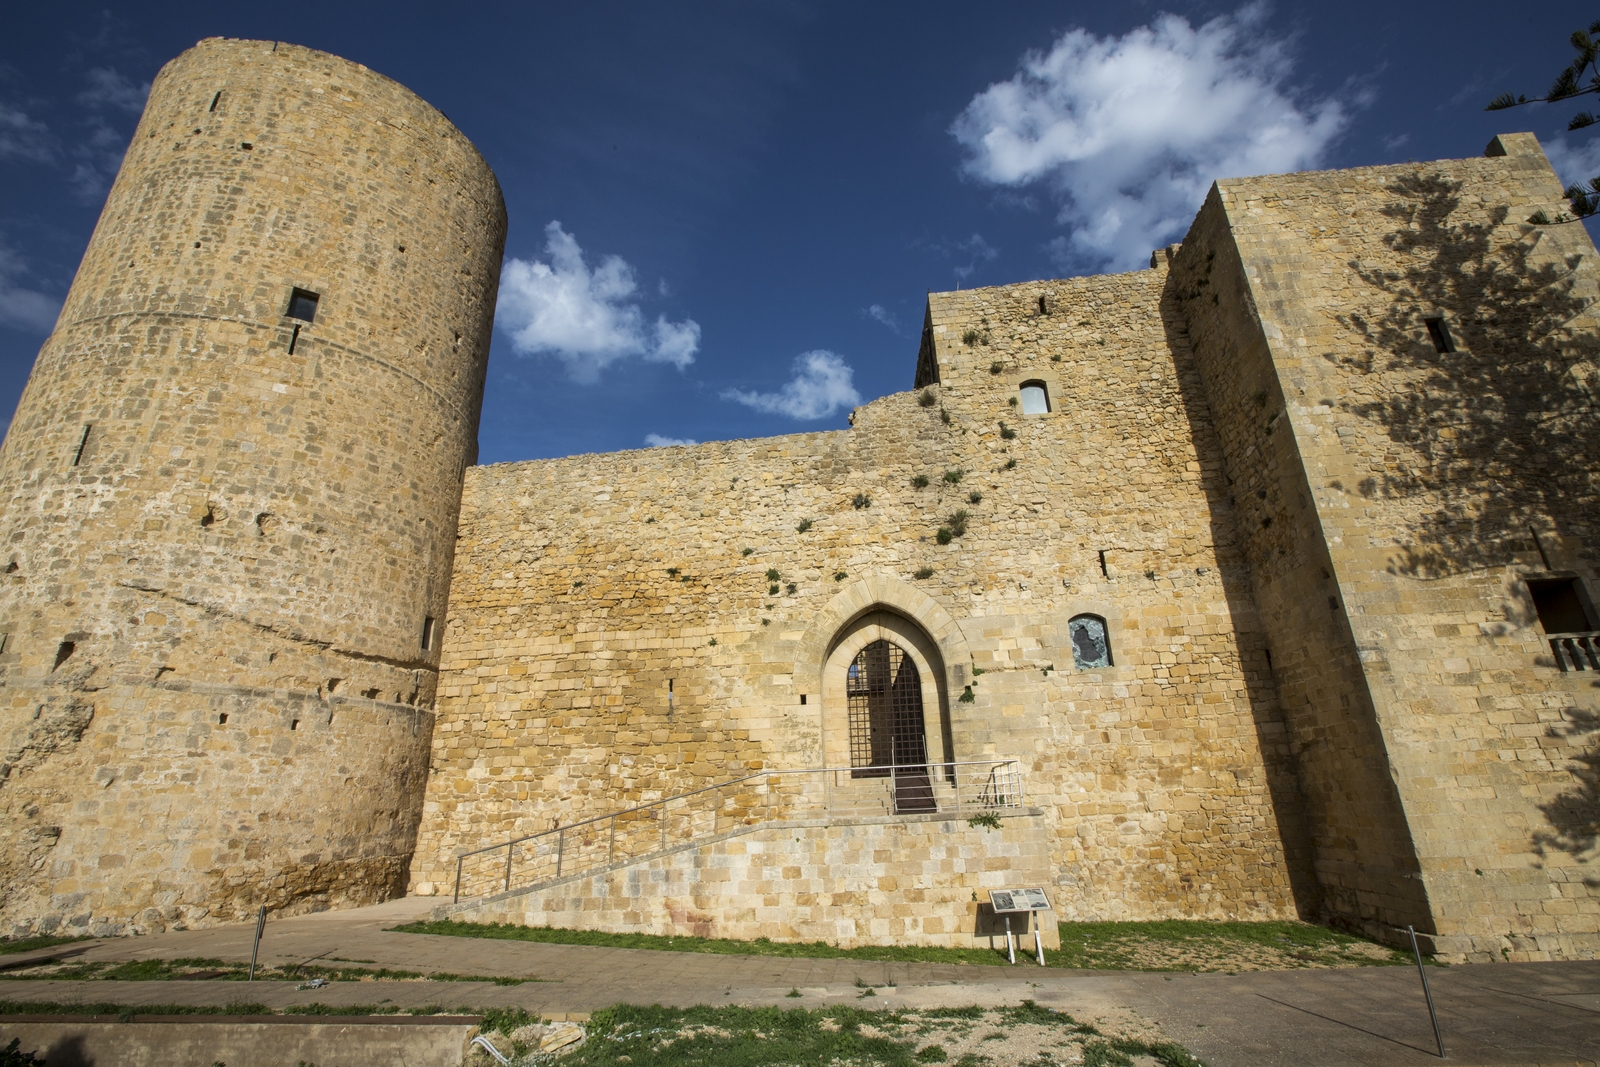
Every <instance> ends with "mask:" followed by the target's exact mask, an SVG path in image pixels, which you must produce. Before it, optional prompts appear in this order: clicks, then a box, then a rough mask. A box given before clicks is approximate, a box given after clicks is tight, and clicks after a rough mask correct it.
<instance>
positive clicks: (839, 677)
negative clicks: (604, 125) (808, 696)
mask: <svg viewBox="0 0 1600 1067" xmlns="http://www.w3.org/2000/svg"><path fill="white" fill-rule="evenodd" d="M880 640H883V641H889V642H891V643H893V644H895V645H896V646H898V647H899V648H900V649H901V650H902V651H903V652H904V653H905V654H906V655H907V656H908V657H910V659H911V660H912V662H914V663H915V664H916V669H917V673H918V675H919V676H920V680H921V687H922V706H923V712H924V715H925V716H926V719H925V722H926V735H927V740H928V758H929V761H930V763H935V764H944V763H950V762H953V761H954V760H956V759H958V758H959V756H958V753H957V752H956V746H955V735H956V732H957V731H956V729H955V724H954V723H953V722H952V698H951V694H952V692H955V693H959V692H960V691H961V687H962V684H963V681H964V678H965V672H966V665H967V664H968V663H969V662H970V660H971V652H970V650H969V649H968V647H967V641H966V637H965V635H964V634H963V633H962V632H961V627H960V626H959V625H958V624H957V622H956V620H955V618H954V617H953V616H952V615H951V614H950V613H949V612H948V611H946V610H945V609H944V607H943V606H942V605H941V604H940V603H939V602H938V601H936V600H934V599H933V598H932V597H931V596H929V595H928V594H926V593H924V592H923V591H922V590H920V589H918V588H917V587H916V586H913V585H911V584H910V583H908V582H903V581H900V580H898V579H894V578H882V577H879V578H867V579H863V580H861V581H858V582H855V583H853V584H851V585H850V586H848V587H846V588H845V589H842V590H840V591H839V592H838V593H837V594H836V595H835V596H834V597H833V599H832V600H830V601H829V602H828V603H827V605H826V606H824V607H823V609H822V610H821V611H820V612H818V613H817V615H816V617H815V618H814V620H813V621H812V625H811V627H810V628H809V629H808V630H807V631H806V634H805V637H804V638H803V639H802V640H801V643H800V648H799V650H798V652H799V654H798V655H797V656H796V673H797V674H800V673H801V672H802V671H805V670H808V669H809V670H810V671H813V672H815V673H814V675H813V677H814V681H813V682H812V685H813V687H814V688H813V691H814V692H816V693H818V694H820V697H821V699H820V701H819V703H820V704H821V708H820V709H819V719H820V726H821V731H822V756H823V765H824V766H830V767H845V766H849V764H850V750H849V726H848V712H847V703H848V699H847V696H846V692H845V679H846V672H847V671H848V669H849V665H850V663H851V661H852V660H854V659H855V657H856V655H857V654H858V653H859V652H860V651H861V650H862V649H863V648H865V647H866V646H867V645H869V644H871V643H873V642H874V641H880Z"/></svg>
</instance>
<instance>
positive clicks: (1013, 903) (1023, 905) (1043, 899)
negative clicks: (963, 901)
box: [989, 889, 1050, 913]
mask: <svg viewBox="0 0 1600 1067" xmlns="http://www.w3.org/2000/svg"><path fill="white" fill-rule="evenodd" d="M989 905H990V907H992V908H994V910H995V912H996V913H1001V912H1008V911H1011V912H1016V911H1049V910H1050V898H1049V897H1047V896H1045V895H1044V890H1043V889H991V890H989Z"/></svg>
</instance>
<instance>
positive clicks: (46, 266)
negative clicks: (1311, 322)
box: [0, 0, 1600, 462]
mask: <svg viewBox="0 0 1600 1067" xmlns="http://www.w3.org/2000/svg"><path fill="white" fill-rule="evenodd" d="M1597 15H1600V11H1597V10H1596V9H1594V8H1593V7H1592V5H1587V4H1578V3H1562V2H1544V3H1538V4H1519V5H1504V4H1495V5H1493V6H1491V5H1489V4H1485V3H1475V2H1467V3H1455V4H1449V5H1445V4H1397V3H1393V2H1389V3H1364V2H1346V3H1340V4H1318V5H1290V4H1284V3H1280V4H1278V5H1276V6H1272V7H1267V6H1260V5H1255V6H1241V5H1238V4H1211V3H1169V4H1160V5H1157V4H1147V3H1124V4H1115V3H1112V4H1107V3H1096V4H1083V3H1028V2H1018V3H1004V2H998V0H991V2H988V3H983V4H978V3H970V2H969V3H965V4H942V3H935V2H922V3H916V4H912V3H904V4H887V3H881V4H873V3H860V2H857V3H844V2H840V3H827V2H819V3H801V2H795V3H757V2H739V3H674V4H667V3H660V4H648V3H635V4H613V3H601V2H587V3H584V4H570V3H563V4H554V3H522V4H502V5H496V4H474V5H462V4H454V5H443V4H383V5H377V4H373V5H356V4H339V3H324V4H320V5H294V6H292V7H285V6H282V5H223V4H216V3H206V4H198V3H197V4H183V3H165V4H163V3H144V4H140V5H137V6H135V5H126V6H118V5H111V6H109V7H106V6H82V5H75V4H72V3H70V2H68V3H53V4H30V5H25V6H23V7H22V8H20V9H19V10H16V11H13V12H11V13H10V14H9V15H8V16H7V31H8V32H7V33H6V34H5V35H4V38H3V40H0V191H3V193H4V195H3V197H0V413H6V414H7V415H8V414H9V412H10V411H11V410H12V409H13V408H14V406H15V404H16V399H17V396H18V395H19V394H20V392H21V389H22V386H23V383H24V382H25V381H26V379H27V375H28V371H29V369H30V367H31V366H32V363H33V358H34V355H35V353H36V352H37V351H38V348H39V345H40V344H41V343H42V342H43V340H44V338H45V336H46V335H47V333H48V331H49V329H50V323H51V322H52V321H53V317H54V309H55V308H57V307H59V304H60V300H61V298H62V296H63V295H64V294H65V292H66V289H67V286H68V285H69V284H70V282H71V280H72V274H73V271H74V270H75V269H76V266H77V262H78V259H79V257H80V256H81V255H82V252H83V248H84V245H85V244H86V242H87V241H88V238H89V233H90V231H91V230H92V228H93V226H94V222H95V219H96V217H97V215H98V212H99V209H100V205H101V203H102V202H103V200H104V195H105V189H106V187H107V185H108V183H109V180H110V177H111V176H112V175H113V174H114V173H115V170H116V166H117V162H118V160H119V159H120V156H121V153H122V150H123V148H124V146H125V145H126V143H127V140H128V137H129V136H130V134H131V133H132V130H133V127H134V124H135V122H136V121H137V118H138V112H139V107H140V104H141V102H142V99H143V92H144V89H145V87H146V86H147V85H148V82H149V80H150V79H151V77H153V76H154V74H155V73H156V71H157V70H158V69H159V68H160V66H161V64H162V63H164V62H165V61H166V60H168V59H170V58H172V57H173V56H175V55H177V54H178V53H179V52H181V51H183V50H184V49H185V48H187V47H189V46H190V45H192V44H193V43H194V42H195V41H196V40H198V39H200V38H202V37H208V36H229V37H255V38H263V39H281V40H288V41H293V42H295V43H298V44H304V45H309V46H311V47H315V48H321V49H324V50H327V51H330V52H334V53H336V54H338V55H341V56H345V57H346V58H349V59H352V60H355V61H358V62H361V63H365V64H366V65H368V66H369V67H371V68H373V69H374V70H377V71H380V72H382V73H384V74H387V75H389V76H390V77H392V78H395V79H396V80H398V81H399V82H401V83H402V84H404V85H406V86H408V87H409V88H411V89H412V90H413V91H415V92H416V93H418V94H419V95H421V96H422V97H423V98H424V99H426V100H428V101H430V102H432V103H433V104H435V105H436V106H438V107H439V108H440V109H441V110H443V111H444V112H445V113H446V114H448V115H449V116H450V118H451V119H452V120H453V121H454V122H455V123H456V124H457V125H458V126H459V127H460V128H461V129H462V130H463V131H464V132H465V133H466V134H467V136H468V137H470V138H472V140H473V141H474V142H475V143H476V144H477V146H478V148H479V149H480V150H481V151H482V152H483V154H484V156H485V157H486V158H487V159H488V160H489V163H490V165H491V166H493V167H494V169H495V172H496V174H497V175H498V176H499V178H500V183H501V186H502V187H503V188H504V190H505V196H506V206H507V209H508V210H509V212H510V218H511V230H510V238H509V240H508V242H507V247H506V257H507V270H506V275H505V280H504V281H503V284H502V295H501V314H500V321H499V324H498V326H497V328H496V331H495V338H494V345H493V348H492V351H491V355H490V366H489V386H488V395H487V398H486V401H485V404H484V411H483V424H482V429H481V432H480V445H481V456H480V460H481V461H482V462H499V461H504V460H514V459H530V458H538V457H546V456H559V455H567V454H571V453H576V452H590V451H609V450H614V449H623V448H638V447H642V446H644V445H645V444H646V443H647V437H649V438H650V439H651V440H662V439H675V440H682V439H689V440H699V441H704V440H716V439H725V438H734V437H753V436H766V435H771V434H779V433H792V432H795V431H799V430H810V429H829V428H835V427H839V426H843V425H844V424H845V416H846V415H847V414H848V413H849V408H850V407H851V405H852V404H853V403H856V402H860V401H866V400H870V399H873V398H875V397H878V396H882V395H884V394H886V393H890V392H895V391H898V390H902V389H907V388H909V387H910V384H911V379H912V375H913V372H914V369H915V357H916V348H917V335H918V332H919V330H920V326H921V320H922V310H923V302H924V297H925V294H926V293H927V292H928V291H929V290H945V289H953V288H957V287H958V286H959V287H971V286H975V285H994V284H1002V283H1006V282H1013V281H1023V280H1029V279H1034V278H1042V277H1061V276H1066V275H1073V274H1085V273H1098V272H1101V271H1104V270H1110V269H1124V270H1125V269H1131V268H1133V267H1137V266H1141V265H1143V261H1147V259H1148V254H1149V250H1150V249H1151V248H1153V247H1156V246H1157V245H1159V244H1165V243H1168V242H1170V241H1173V240H1177V239H1178V238H1180V237H1181V236H1182V233H1183V230H1184V229H1185V228H1186V226H1187V223H1188V220H1189V218H1190V217H1191V216H1192V214H1193V211H1194V210H1195V208H1196V207H1198V204H1199V201H1200V199H1201V197H1202V196H1203V195H1204V191H1205V188H1206V187H1207V186H1208V185H1209V183H1210V182H1211V180H1212V179H1214V178H1216V177H1228V176H1234V175H1236V174H1244V173H1255V172H1262V171H1268V172H1270V171H1279V170H1292V169H1307V168H1311V167H1346V166H1360V165H1368V164H1380V163H1390V162H1403V161H1405V160H1407V159H1431V158H1438V157H1451V156H1457V157H1459V156H1470V155H1476V154H1478V153H1480V152H1481V151H1482V149H1483V146H1484V144H1485V143H1486V142H1487V141H1488V139H1489V138H1490V137H1491V136H1492V135H1493V134H1494V133H1496V132H1501V131H1510V130H1523V129H1528V130H1533V131H1534V132H1536V133H1538V134H1539V136H1540V138H1541V140H1543V141H1544V142H1545V144H1546V147H1547V149H1548V150H1550V151H1551V154H1552V158H1553V159H1554V160H1555V162H1556V163H1557V166H1558V168H1561V169H1563V170H1565V171H1566V173H1564V175H1563V176H1564V177H1567V178H1569V179H1571V178H1581V177H1589V176H1593V173H1594V172H1600V133H1591V132H1588V131H1585V132H1583V133H1579V134H1576V135H1570V136H1569V135H1566V134H1565V133H1564V131H1565V128H1566V120H1567V118H1568V116H1569V115H1570V113H1571V112H1573V111H1575V110H1578V107H1577V106H1576V105H1572V106H1560V105H1558V106H1556V107H1545V106H1537V107H1530V108H1524V109H1520V110H1517V111H1511V112H1499V113H1495V114H1486V113H1485V112H1484V111H1483V110H1482V108H1483V104H1484V103H1485V102H1486V101H1487V100H1488V99H1490V98H1491V97H1493V96H1495V95H1497V94H1498V93H1500V92H1503V91H1511V92H1521V93H1527V94H1529V95H1534V94H1537V93H1542V92H1543V90H1544V88H1545V87H1546V86H1547V85H1548V84H1549V83H1550V81H1551V79H1552V78H1553V77H1554V75H1555V73H1556V72H1557V71H1558V70H1559V69H1560V68H1561V67H1562V66H1564V65H1565V64H1566V63H1567V61H1568V59H1569V57H1570V54H1571V49H1570V47H1569V46H1568V45H1567V44H1566V37H1567V35H1568V33H1570V32H1571V31H1572V30H1573V29H1575V28H1578V27H1580V26H1583V25H1586V24H1587V23H1588V22H1589V21H1590V20H1592V19H1593V18H1595V17H1596V16H1597ZM1596 129H1600V127H1597V128H1596Z"/></svg>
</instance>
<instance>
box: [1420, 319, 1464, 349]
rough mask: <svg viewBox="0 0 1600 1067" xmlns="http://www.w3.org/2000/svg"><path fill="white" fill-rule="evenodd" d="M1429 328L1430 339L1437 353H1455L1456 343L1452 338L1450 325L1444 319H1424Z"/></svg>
mask: <svg viewBox="0 0 1600 1067" xmlns="http://www.w3.org/2000/svg"><path fill="white" fill-rule="evenodd" d="M1423 322H1424V323H1426V324H1427V327H1428V338H1429V339H1430V340H1431V341H1432V342H1433V350H1434V351H1435V352H1454V351H1455V350H1456V343H1455V341H1454V340H1452V339H1451V337H1450V324H1449V323H1447V322H1445V321H1444V320H1443V319H1424V320H1423Z"/></svg>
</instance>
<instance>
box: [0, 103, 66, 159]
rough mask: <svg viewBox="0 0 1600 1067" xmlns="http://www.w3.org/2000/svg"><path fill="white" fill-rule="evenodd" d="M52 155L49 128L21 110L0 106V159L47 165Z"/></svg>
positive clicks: (9, 106)
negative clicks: (23, 160) (21, 160)
mask: <svg viewBox="0 0 1600 1067" xmlns="http://www.w3.org/2000/svg"><path fill="white" fill-rule="evenodd" d="M54 155H55V153H54V151H53V149H52V145H51V141H50V129H49V127H47V126H46V125H45V124H44V123H42V122H37V121H35V120H33V119H30V118H29V117H28V113H27V112H26V111H23V110H22V109H21V108H16V107H12V106H11V105H9V104H0V159H25V160H29V161H30V162H33V163H47V162H49V161H50V159H51V158H52V157H53V156H54Z"/></svg>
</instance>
